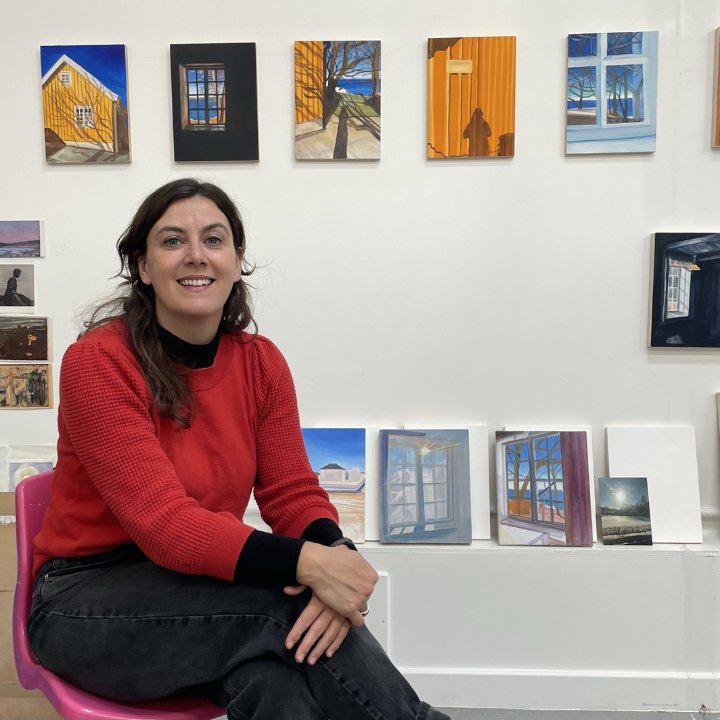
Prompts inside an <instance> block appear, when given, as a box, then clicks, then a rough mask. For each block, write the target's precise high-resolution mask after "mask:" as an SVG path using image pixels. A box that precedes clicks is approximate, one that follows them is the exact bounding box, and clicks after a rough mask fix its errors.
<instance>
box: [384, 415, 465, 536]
mask: <svg viewBox="0 0 720 720" xmlns="http://www.w3.org/2000/svg"><path fill="white" fill-rule="evenodd" d="M469 458H470V454H469V433H468V431H467V429H459V430H381V431H380V497H381V503H380V541H381V542H384V543H459V544H469V543H470V541H471V539H472V527H471V524H472V523H471V519H470V459H469Z"/></svg>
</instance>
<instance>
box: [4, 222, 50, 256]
mask: <svg viewBox="0 0 720 720" xmlns="http://www.w3.org/2000/svg"><path fill="white" fill-rule="evenodd" d="M43 240H44V238H43V224H42V222H41V221H40V220H0V258H26V257H42V256H43V255H45V244H44V242H43Z"/></svg>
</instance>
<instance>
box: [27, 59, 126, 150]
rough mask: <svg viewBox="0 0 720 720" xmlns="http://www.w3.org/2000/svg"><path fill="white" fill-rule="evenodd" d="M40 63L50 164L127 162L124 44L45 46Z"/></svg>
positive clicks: (46, 146) (46, 147)
mask: <svg viewBox="0 0 720 720" xmlns="http://www.w3.org/2000/svg"><path fill="white" fill-rule="evenodd" d="M40 61H41V67H42V73H43V75H42V98H43V124H44V127H45V156H46V158H47V160H48V162H52V163H85V162H130V139H129V128H128V115H127V72H126V58H125V46H124V45H51V46H50V45H49V46H43V47H41V48H40Z"/></svg>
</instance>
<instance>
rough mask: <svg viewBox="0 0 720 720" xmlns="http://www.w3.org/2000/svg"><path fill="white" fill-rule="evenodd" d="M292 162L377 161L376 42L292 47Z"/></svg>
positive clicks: (314, 43) (305, 42) (324, 42)
mask: <svg viewBox="0 0 720 720" xmlns="http://www.w3.org/2000/svg"><path fill="white" fill-rule="evenodd" d="M295 159H296V160H379V159H380V41H379V40H345V41H338V40H302V41H297V42H296V43H295Z"/></svg>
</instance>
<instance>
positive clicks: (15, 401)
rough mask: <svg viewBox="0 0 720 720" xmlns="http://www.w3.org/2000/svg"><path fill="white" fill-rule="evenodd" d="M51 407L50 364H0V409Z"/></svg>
mask: <svg viewBox="0 0 720 720" xmlns="http://www.w3.org/2000/svg"><path fill="white" fill-rule="evenodd" d="M51 407H52V373H51V366H50V365H47V364H46V365H35V364H32V365H31V364H22V365H20V364H18V365H0V410H23V409H24V410H27V409H33V408H35V409H36V408H51Z"/></svg>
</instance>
